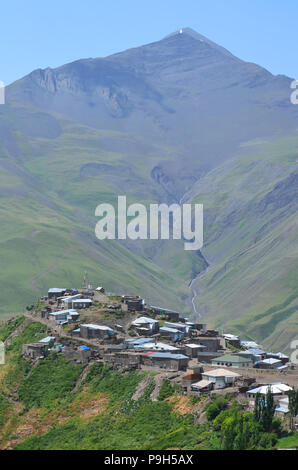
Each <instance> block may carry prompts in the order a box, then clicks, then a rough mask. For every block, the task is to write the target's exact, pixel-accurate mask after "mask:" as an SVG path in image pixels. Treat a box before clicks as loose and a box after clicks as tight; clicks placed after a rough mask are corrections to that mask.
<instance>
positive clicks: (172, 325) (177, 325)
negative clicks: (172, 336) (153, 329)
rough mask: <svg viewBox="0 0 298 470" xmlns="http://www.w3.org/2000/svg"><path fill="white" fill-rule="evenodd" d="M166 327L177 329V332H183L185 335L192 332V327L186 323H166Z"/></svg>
mask: <svg viewBox="0 0 298 470" xmlns="http://www.w3.org/2000/svg"><path fill="white" fill-rule="evenodd" d="M164 326H165V327H166V328H175V329H176V330H179V331H182V333H184V334H188V333H189V330H190V328H191V327H190V326H189V325H187V324H186V323H171V322H167V321H165V323H164Z"/></svg>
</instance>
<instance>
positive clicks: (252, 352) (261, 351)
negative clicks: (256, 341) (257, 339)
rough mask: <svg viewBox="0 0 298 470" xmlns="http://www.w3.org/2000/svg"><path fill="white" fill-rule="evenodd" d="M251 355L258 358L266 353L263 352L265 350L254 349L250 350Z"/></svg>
mask: <svg viewBox="0 0 298 470" xmlns="http://www.w3.org/2000/svg"><path fill="white" fill-rule="evenodd" d="M248 351H249V352H250V353H251V354H255V355H256V356H260V355H262V354H265V351H263V349H254V348H250V349H249V350H248Z"/></svg>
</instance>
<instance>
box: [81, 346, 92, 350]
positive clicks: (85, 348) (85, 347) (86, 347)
mask: <svg viewBox="0 0 298 470" xmlns="http://www.w3.org/2000/svg"><path fill="white" fill-rule="evenodd" d="M80 349H83V351H90V348H88V346H84V345H82V346H80Z"/></svg>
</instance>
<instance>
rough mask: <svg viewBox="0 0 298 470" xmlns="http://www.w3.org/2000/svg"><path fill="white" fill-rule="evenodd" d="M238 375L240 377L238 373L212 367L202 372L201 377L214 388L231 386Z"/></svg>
mask: <svg viewBox="0 0 298 470" xmlns="http://www.w3.org/2000/svg"><path fill="white" fill-rule="evenodd" d="M239 377H241V375H240V374H237V373H236V372H233V371H231V370H227V369H214V370H210V371H209V372H202V379H203V380H207V381H209V382H211V383H212V384H213V388H214V389H215V390H216V389H221V388H226V387H232V386H233V385H234V383H235V381H236V380H237V379H238V378H239Z"/></svg>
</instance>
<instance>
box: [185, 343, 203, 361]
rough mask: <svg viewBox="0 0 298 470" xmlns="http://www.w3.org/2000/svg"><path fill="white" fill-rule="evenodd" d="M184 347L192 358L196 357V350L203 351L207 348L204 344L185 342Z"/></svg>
mask: <svg viewBox="0 0 298 470" xmlns="http://www.w3.org/2000/svg"><path fill="white" fill-rule="evenodd" d="M184 348H185V352H186V354H187V356H189V357H192V358H193V357H198V352H199V351H204V349H207V346H204V345H203V344H193V343H187V344H185V345H184Z"/></svg>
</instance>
